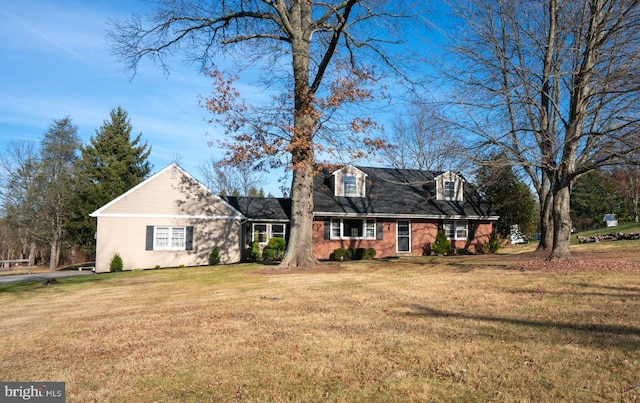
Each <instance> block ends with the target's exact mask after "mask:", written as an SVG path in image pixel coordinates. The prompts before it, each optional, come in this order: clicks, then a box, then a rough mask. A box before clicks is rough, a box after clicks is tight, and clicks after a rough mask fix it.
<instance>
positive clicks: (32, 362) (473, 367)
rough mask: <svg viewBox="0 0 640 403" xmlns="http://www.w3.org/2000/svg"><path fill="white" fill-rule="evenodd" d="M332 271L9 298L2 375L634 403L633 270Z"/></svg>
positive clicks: (77, 392) (240, 272)
mask: <svg viewBox="0 0 640 403" xmlns="http://www.w3.org/2000/svg"><path fill="white" fill-rule="evenodd" d="M465 259H466V258H465ZM449 263H452V261H449ZM329 267H330V266H329ZM334 267H335V270H334V271H331V270H326V269H325V270H321V271H318V272H302V273H288V274H266V273H265V271H264V270H257V269H258V267H257V266H250V265H238V266H226V267H225V266H222V267H212V268H200V269H176V270H162V271H149V272H137V273H122V274H109V275H97V276H92V277H89V278H84V277H83V278H78V279H63V280H61V284H58V285H56V286H51V287H43V286H41V285H39V284H34V285H31V286H27V287H26V288H27V289H25V288H24V287H23V288H22V289H21V291H20V292H14V291H12V290H11V289H7V288H4V289H3V288H0V304H2V306H3V326H2V327H1V328H0V374H1V375H2V377H1V378H2V380H12V381H18V380H22V381H24V380H49V381H65V382H66V386H67V395H68V399H67V400H68V401H69V402H122V401H136V402H153V401H158V402H174V401H188V402H202V401H211V402H220V401H236V400H242V401H257V402H264V401H273V402H281V401H295V402H302V401H305V402H307V401H323V400H324V401H331V402H354V401H361V402H371V401H392V402H407V401H409V402H410V401H416V402H423V401H430V400H431V401H461V400H462V401H637V400H638V399H640V372H639V371H638V368H640V315H639V313H640V276H639V274H638V272H629V271H625V272H621V273H616V272H609V273H601V272H598V271H585V272H572V273H565V272H559V273H557V272H549V271H544V272H541V271H530V270H527V271H521V270H519V269H511V268H509V267H504V266H492V265H486V264H482V262H480V263H478V264H476V265H470V264H469V263H468V262H467V263H465V264H463V265H451V264H447V265H444V264H434V263H433V262H432V261H431V260H429V259H415V260H408V261H407V260H399V261H391V262H385V261H376V262H366V263H365V262H354V263H350V264H343V265H341V266H337V265H336V266H334ZM91 279H94V280H91ZM96 280H99V281H96Z"/></svg>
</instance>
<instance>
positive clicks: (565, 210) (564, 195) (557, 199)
mask: <svg viewBox="0 0 640 403" xmlns="http://www.w3.org/2000/svg"><path fill="white" fill-rule="evenodd" d="M570 200H571V188H570V186H562V187H560V188H559V189H558V190H557V191H556V192H555V194H554V196H553V250H552V251H551V255H550V256H549V257H548V258H547V260H573V256H572V255H571V251H570V250H569V243H570V241H571V209H570V206H571V204H570Z"/></svg>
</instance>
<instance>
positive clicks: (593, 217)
mask: <svg viewBox="0 0 640 403" xmlns="http://www.w3.org/2000/svg"><path fill="white" fill-rule="evenodd" d="M609 179H610V178H606V177H603V172H602V171H600V170H597V171H592V172H589V173H587V174H585V175H582V176H581V177H580V178H579V179H578V180H577V181H576V184H575V185H574V186H573V191H572V192H571V219H572V221H573V223H574V225H575V226H576V227H577V228H578V229H579V230H581V231H584V230H589V229H593V227H594V225H595V226H597V225H599V224H600V223H601V222H602V219H603V218H604V215H605V214H608V213H616V214H618V216H620V206H621V205H623V204H624V201H623V200H622V198H620V197H619V196H618V194H617V193H616V190H617V189H616V187H615V182H613V181H611V180H609Z"/></svg>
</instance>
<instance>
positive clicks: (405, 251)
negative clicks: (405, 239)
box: [396, 220, 411, 253]
mask: <svg viewBox="0 0 640 403" xmlns="http://www.w3.org/2000/svg"><path fill="white" fill-rule="evenodd" d="M401 221H406V222H407V223H408V224H409V250H400V249H399V242H398V228H399V227H400V226H399V225H398V223H399V222H401ZM396 252H398V253H408V252H411V220H397V221H396Z"/></svg>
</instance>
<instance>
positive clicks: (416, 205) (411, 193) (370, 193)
mask: <svg viewBox="0 0 640 403" xmlns="http://www.w3.org/2000/svg"><path fill="white" fill-rule="evenodd" d="M356 168H358V169H360V170H361V171H363V172H364V173H366V174H367V180H366V191H367V197H338V196H334V195H333V189H331V187H330V186H329V179H330V173H329V172H326V171H325V172H324V175H322V174H321V175H316V177H315V178H314V212H316V214H318V213H320V214H322V213H332V214H337V215H376V216H404V215H412V216H416V217H428V218H431V217H434V218H435V217H448V216H467V217H470V218H479V217H485V218H488V217H489V216H494V213H493V212H492V211H491V209H490V206H489V205H488V204H487V203H485V202H484V201H483V200H482V199H481V198H480V195H479V194H478V192H477V191H476V190H475V189H474V188H473V187H472V186H471V185H470V184H469V183H466V182H465V184H464V201H463V202H457V201H445V200H436V184H435V178H436V177H437V176H439V175H440V174H442V173H443V172H429V171H421V170H415V169H393V168H370V167H360V166H358V167H356Z"/></svg>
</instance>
